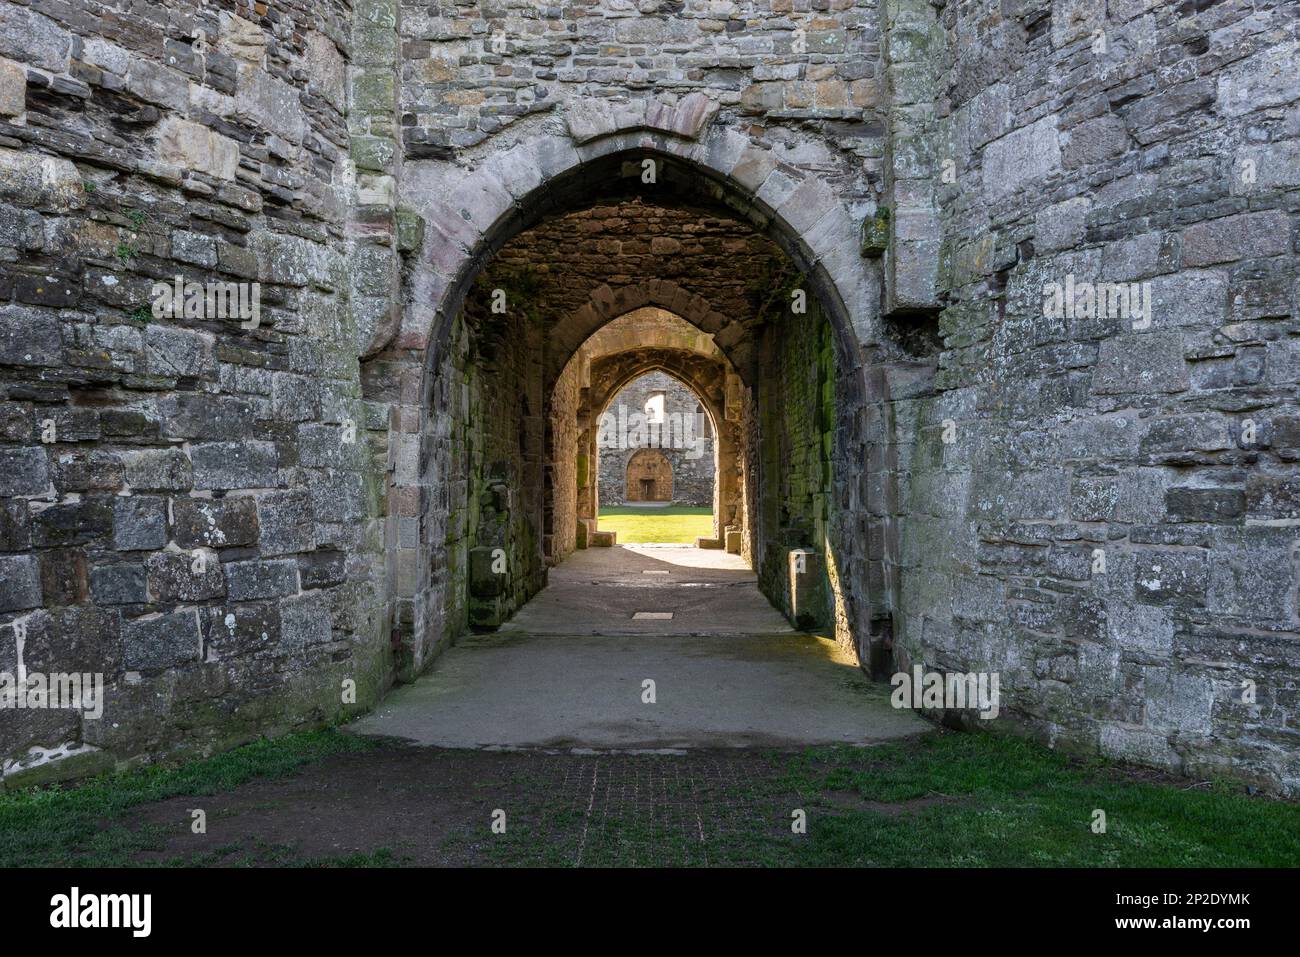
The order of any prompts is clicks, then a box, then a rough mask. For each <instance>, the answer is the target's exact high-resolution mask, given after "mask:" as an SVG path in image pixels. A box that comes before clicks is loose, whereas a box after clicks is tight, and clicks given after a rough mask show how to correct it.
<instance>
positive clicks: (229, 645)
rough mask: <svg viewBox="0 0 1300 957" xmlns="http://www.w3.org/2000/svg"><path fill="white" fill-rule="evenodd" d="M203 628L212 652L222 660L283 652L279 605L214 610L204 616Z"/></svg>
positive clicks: (270, 604)
mask: <svg viewBox="0 0 1300 957" xmlns="http://www.w3.org/2000/svg"><path fill="white" fill-rule="evenodd" d="M202 628H203V634H204V639H205V642H206V646H207V648H208V649H209V653H210V654H211V655H212V657H214V658H215V659H216V660H218V661H234V660H237V659H239V658H247V657H253V656H256V657H264V656H271V655H277V654H281V653H282V651H283V645H282V636H283V629H282V624H281V609H280V607H279V606H278V605H277V604H276V603H275V602H255V603H252V604H241V605H231V606H228V607H221V608H210V609H208V610H207V614H206V615H204V616H203V620H202Z"/></svg>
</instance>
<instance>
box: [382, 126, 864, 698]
mask: <svg viewBox="0 0 1300 957" xmlns="http://www.w3.org/2000/svg"><path fill="white" fill-rule="evenodd" d="M639 140H640V141H639V143H638V144H637V145H635V146H631V147H628V146H626V145H623V147H622V148H619V146H620V144H618V143H614V142H605V143H597V144H593V145H592V149H591V152H592V154H593V155H590V156H587V157H584V158H583V159H582V160H581V161H580V162H577V163H575V164H574V165H572V166H570V167H568V168H565V169H561V170H559V171H556V172H555V173H554V174H553V175H551V176H549V178H547V177H546V173H545V171H539V172H540V173H541V175H542V176H543V179H542V181H541V182H540V183H536V184H534V186H533V188H531V189H529V190H528V191H527V192H526V193H524V194H522V195H520V196H519V197H518V198H516V199H512V200H511V201H510V202H508V203H506V204H505V206H504V208H503V209H502V210H501V211H500V213H499V214H497V215H495V216H487V215H482V216H480V215H477V214H476V212H475V209H473V208H471V207H472V206H473V204H472V203H468V201H467V205H466V206H465V208H463V209H462V210H461V212H462V213H464V214H466V215H464V216H460V215H457V216H456V219H455V220H452V219H448V218H447V217H446V216H445V215H443V214H444V213H445V212H446V209H445V208H443V204H445V200H443V199H441V198H439V197H441V196H442V195H443V193H441V192H439V193H434V194H431V193H429V192H427V191H424V190H421V191H418V192H413V193H412V197H411V198H412V199H413V200H422V201H425V202H426V208H425V214H426V217H427V223H428V229H427V235H426V242H427V243H428V244H429V248H428V249H427V251H426V252H425V253H424V254H423V256H424V262H425V263H426V266H425V267H423V268H419V269H416V270H415V271H414V272H413V275H412V277H411V289H412V297H413V298H412V301H411V306H410V308H409V310H408V313H407V316H406V318H405V320H404V325H403V328H402V330H401V331H400V333H399V334H398V337H397V340H396V344H397V345H400V346H410V347H422V348H418V349H416V350H415V351H414V352H407V353H405V355H409V356H411V357H413V358H418V359H419V360H420V362H421V364H422V365H421V371H420V385H419V393H418V394H419V396H420V399H421V401H420V403H419V405H418V406H417V407H416V409H417V410H418V416H419V418H418V420H417V421H418V423H419V428H418V431H415V432H413V433H406V434H404V435H402V436H399V437H398V440H399V441H400V442H409V443H413V444H414V445H415V446H416V449H418V451H417V452H416V455H415V463H414V464H415V465H416V468H414V469H410V470H408V471H406V472H405V473H404V474H402V475H400V476H398V477H397V478H396V480H395V481H394V483H393V485H394V490H393V492H392V493H390V498H391V499H392V500H393V501H396V502H397V504H398V505H399V508H401V509H405V510H408V511H410V512H411V513H413V514H411V516H410V519H405V518H401V517H399V518H398V520H397V521H396V522H390V527H391V526H392V525H396V528H395V529H394V530H392V531H390V535H391V536H392V537H393V539H395V540H397V542H398V548H397V549H396V550H395V551H394V553H393V555H394V563H395V566H396V567H395V568H394V569H393V571H392V574H393V575H394V576H395V578H396V579H397V587H396V589H395V592H396V595H395V607H394V621H395V627H394V641H395V646H396V647H397V649H398V652H399V663H400V665H401V668H402V670H403V671H404V673H406V674H408V675H409V674H414V673H418V671H420V670H421V669H422V667H423V663H424V662H426V661H427V660H428V659H429V657H430V656H431V655H432V654H433V653H434V652H435V651H436V650H437V648H438V647H440V646H441V644H443V643H445V642H447V641H449V640H452V639H454V637H455V635H456V634H458V633H460V632H462V631H465V630H467V629H481V628H495V627H498V626H500V625H501V624H502V623H503V622H505V621H507V620H509V619H510V617H511V616H512V615H513V614H514V613H515V612H516V611H517V610H518V609H519V608H520V607H521V606H522V605H523V604H524V603H525V602H527V601H528V600H529V599H530V598H531V597H532V596H534V595H536V594H537V593H538V592H539V591H540V590H541V589H542V588H543V587H544V586H545V583H546V581H547V577H548V569H550V568H552V567H554V566H556V565H557V564H559V563H562V562H563V561H564V560H565V558H566V556H568V555H570V554H572V553H573V552H574V551H575V550H581V549H583V548H584V547H586V546H601V545H604V544H605V542H604V541H602V536H601V533H600V532H599V529H598V528H596V527H595V521H594V519H595V517H596V506H597V502H596V498H595V486H596V480H597V473H596V461H597V456H595V455H594V454H593V453H594V451H595V449H594V443H595V440H596V437H597V436H596V433H597V431H598V429H597V427H598V424H599V412H598V411H597V410H601V409H603V407H604V406H605V405H606V404H607V403H608V400H609V399H610V398H612V396H613V394H614V393H616V392H617V390H618V388H621V387H622V386H624V385H626V384H627V383H628V382H629V381H631V380H632V379H633V378H635V377H637V376H639V375H644V374H646V373H647V372H653V371H662V372H665V373H668V374H669V375H672V376H674V377H675V378H678V379H680V380H681V381H682V382H683V383H685V384H686V385H687V386H688V387H689V388H691V389H692V390H693V391H694V392H695V393H696V394H697V396H698V397H699V399H700V401H699V405H700V407H701V408H702V409H703V410H705V411H706V414H707V417H708V419H709V420H710V424H711V429H712V430H713V432H714V433H715V435H716V463H717V464H716V474H717V480H716V482H715V494H714V509H713V513H714V515H715V531H714V535H713V536H712V538H711V540H710V541H711V543H712V544H714V545H715V547H717V548H719V549H725V550H727V551H731V552H733V553H735V554H737V555H739V556H740V557H741V558H742V560H743V561H744V562H745V563H746V564H747V565H748V566H749V567H751V568H752V569H753V570H754V572H755V573H756V575H757V581H758V584H759V587H760V588H761V589H762V592H763V594H765V595H766V596H767V597H768V599H769V600H771V601H772V602H773V604H775V606H776V607H777V608H778V609H779V610H781V611H782V612H783V613H785V615H786V616H787V617H788V618H789V620H791V621H794V622H797V623H798V624H799V626H800V627H803V628H817V629H822V630H824V631H826V632H827V633H828V634H834V635H835V636H836V638H837V639H838V640H839V641H840V642H841V643H842V644H843V645H844V646H845V647H846V649H848V650H849V651H850V653H854V654H856V653H857V652H858V651H859V649H858V639H857V637H856V636H855V631H854V628H853V620H854V617H855V614H856V612H855V608H856V607H858V606H860V605H862V604H863V603H864V600H865V597H866V590H865V588H862V587H860V585H858V584H855V583H849V586H848V587H844V586H843V585H842V584H841V582H840V580H839V576H838V575H837V572H836V568H837V565H838V564H839V563H841V562H844V561H852V560H853V557H854V556H855V555H859V556H861V557H862V558H864V559H865V557H866V556H865V549H864V547H863V546H864V545H865V542H863V541H862V540H861V539H860V538H859V536H858V535H857V534H856V531H857V529H856V528H854V526H855V525H856V524H857V523H858V522H859V521H860V520H859V519H855V518H853V517H852V515H853V513H854V512H855V511H856V510H858V509H859V508H861V505H862V502H861V499H862V497H863V496H862V495H861V494H860V491H859V488H858V484H857V477H856V475H852V476H851V475H850V473H849V472H848V470H844V469H837V468H836V466H835V458H836V456H837V455H846V454H847V455H854V454H860V448H861V443H862V442H863V432H862V428H861V426H860V424H859V423H858V422H857V420H856V419H857V415H858V409H859V407H860V404H861V395H862V386H861V383H860V381H859V374H860V373H859V360H858V354H859V347H858V345H857V332H856V331H855V330H854V329H853V328H852V325H851V323H850V322H849V320H848V310H847V309H846V306H845V294H844V293H843V292H842V290H841V288H840V285H841V284H837V282H836V281H835V280H834V279H833V278H832V271H833V270H839V271H843V270H844V269H845V266H844V264H843V256H842V250H841V249H840V248H839V247H838V246H835V247H831V246H829V245H828V243H829V241H830V238H831V235H832V234H831V233H830V232H825V231H826V230H828V229H830V225H831V224H832V223H839V222H841V221H840V220H839V219H838V218H837V215H836V214H835V213H834V209H833V204H829V203H827V202H824V200H825V198H826V196H828V195H829V194H823V193H821V192H819V193H818V194H817V195H818V196H819V197H821V198H820V199H818V200H817V202H819V203H822V204H823V205H822V208H821V211H820V214H819V216H818V217H817V219H816V221H815V222H802V221H801V217H802V216H803V215H804V212H803V208H802V206H801V205H799V204H795V205H791V204H789V203H787V202H784V201H782V202H781V206H782V208H783V209H785V207H787V206H788V207H789V209H788V211H787V212H786V213H785V214H779V213H778V212H777V211H776V210H774V209H773V208H772V206H770V205H769V201H770V200H772V199H775V198H776V197H772V196H766V197H765V196H763V195H762V192H761V191H760V192H759V193H758V194H755V193H753V192H752V191H750V190H748V189H746V188H745V185H744V183H743V182H742V181H741V180H739V179H737V178H735V177H729V176H724V175H720V174H719V172H718V171H717V170H716V169H713V168H712V167H710V166H709V165H708V164H707V163H700V162H695V161H691V160H687V159H684V158H683V157H681V156H680V155H677V153H676V148H675V147H672V148H670V147H671V141H670V140H667V139H664V138H662V137H653V136H643V137H640V138H639ZM607 148H608V149H609V152H599V151H601V150H605V149H607ZM810 182H811V181H810ZM463 188H464V189H466V190H469V191H471V192H472V191H473V189H474V188H475V187H474V186H473V184H472V183H471V184H466V185H464V187H463ZM809 189H812V187H811V186H809ZM816 189H817V190H822V189H823V188H822V187H821V186H818V187H817V188H816ZM479 212H481V210H480V211H479ZM434 214H436V215H434ZM791 220H794V222H792V221H791ZM460 224H466V227H465V228H464V229H462V226H461V225H460ZM814 225H817V226H819V229H818V230H813V229H811V227H812V226H814ZM819 247H821V248H819ZM471 249H472V255H470V256H468V257H466V258H462V257H461V254H460V252H458V250H467V251H469V250H471ZM853 252H854V255H856V251H853ZM859 278H860V277H859ZM855 283H856V284H855V285H854V286H853V288H852V289H850V290H849V295H850V296H858V295H860V294H861V288H860V286H861V283H860V282H858V281H855ZM421 296H427V297H428V301H422V299H421ZM837 483H838V485H837ZM837 502H838V503H839V504H838V507H837V505H836V503H837ZM408 528H409V530H410V532H412V533H415V534H416V535H418V537H417V538H416V539H415V540H414V542H413V543H412V547H411V548H410V550H409V551H407V550H406V549H405V548H403V547H402V545H403V542H402V539H403V536H404V535H405V534H407V529H408ZM846 529H852V532H853V533H851V534H844V530H846ZM796 554H797V556H798V559H797V561H796V560H795V557H796ZM406 596H409V597H406Z"/></svg>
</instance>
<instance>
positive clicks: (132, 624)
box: [122, 608, 202, 671]
mask: <svg viewBox="0 0 1300 957" xmlns="http://www.w3.org/2000/svg"><path fill="white" fill-rule="evenodd" d="M201 646H202V640H201V638H200V634H199V613H198V610H197V609H194V608H182V609H178V610H177V611H174V612H170V613H167V614H162V613H159V612H151V613H150V614H148V615H144V616H143V617H140V618H136V619H133V620H131V621H124V622H122V653H123V664H124V665H125V667H126V668H127V670H129V671H159V670H162V669H164V668H175V667H178V666H179V665H183V664H186V663H188V662H191V661H197V660H198V658H199V651H200V648H201Z"/></svg>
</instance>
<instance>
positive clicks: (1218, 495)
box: [1165, 488, 1246, 522]
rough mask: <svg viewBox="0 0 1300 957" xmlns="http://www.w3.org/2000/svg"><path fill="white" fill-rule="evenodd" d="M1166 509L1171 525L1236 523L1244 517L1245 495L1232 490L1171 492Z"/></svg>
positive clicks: (1167, 498)
mask: <svg viewBox="0 0 1300 957" xmlns="http://www.w3.org/2000/svg"><path fill="white" fill-rule="evenodd" d="M1165 507H1166V508H1167V509H1168V510H1169V519H1170V521H1174V522H1235V521H1237V520H1238V519H1240V518H1241V517H1242V516H1244V515H1245V513H1246V493H1245V491H1244V490H1242V489H1232V488H1171V489H1169V491H1167V492H1166V493H1165Z"/></svg>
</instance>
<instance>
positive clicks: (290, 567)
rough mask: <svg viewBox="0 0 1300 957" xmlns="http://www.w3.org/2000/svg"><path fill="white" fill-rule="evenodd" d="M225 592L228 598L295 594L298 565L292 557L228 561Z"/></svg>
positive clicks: (248, 598) (280, 596)
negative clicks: (269, 559)
mask: <svg viewBox="0 0 1300 957" xmlns="http://www.w3.org/2000/svg"><path fill="white" fill-rule="evenodd" d="M226 593H227V596H228V597H229V598H230V600H231V601H250V600H253V599H258V598H283V597H284V596H286V595H296V594H297V593H298V564H297V562H295V561H294V560H293V559H287V558H285V559H278V560H276V561H246V562H229V563H227V564H226Z"/></svg>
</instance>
